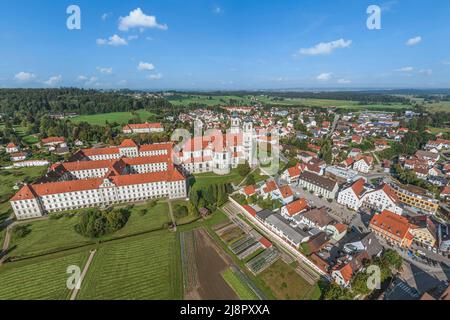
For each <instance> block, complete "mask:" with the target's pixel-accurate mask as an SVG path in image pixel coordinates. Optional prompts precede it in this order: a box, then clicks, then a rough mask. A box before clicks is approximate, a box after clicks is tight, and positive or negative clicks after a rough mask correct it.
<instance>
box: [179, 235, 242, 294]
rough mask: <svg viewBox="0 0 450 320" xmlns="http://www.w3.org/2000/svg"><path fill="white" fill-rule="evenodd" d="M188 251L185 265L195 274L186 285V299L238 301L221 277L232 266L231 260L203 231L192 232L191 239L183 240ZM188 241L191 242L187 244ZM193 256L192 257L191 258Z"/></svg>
mask: <svg viewBox="0 0 450 320" xmlns="http://www.w3.org/2000/svg"><path fill="white" fill-rule="evenodd" d="M185 240H186V242H185V247H186V248H187V249H189V248H194V249H191V250H189V252H190V253H189V256H188V257H186V258H187V263H186V265H191V266H192V265H193V263H194V262H193V261H195V268H194V267H191V268H190V270H195V271H196V272H197V275H196V276H193V277H192V278H191V279H190V280H189V282H188V283H187V286H186V288H187V291H185V293H184V294H185V298H186V299H195V300H198V299H203V300H204V299H207V300H238V299H239V297H238V296H237V294H236V293H235V292H234V290H233V289H232V288H231V287H230V286H229V285H228V284H227V282H226V281H225V279H224V278H223V277H222V273H223V272H225V271H226V270H227V269H228V268H230V267H231V265H232V260H231V259H230V258H229V257H228V256H227V255H226V253H224V252H223V251H222V250H221V249H220V248H219V247H218V246H217V245H216V244H215V242H214V240H213V239H212V238H211V237H210V236H209V234H208V233H207V232H206V231H205V230H204V229H197V230H195V231H193V237H192V238H191V239H189V237H187V238H185ZM188 241H193V244H192V243H191V244H189V243H188ZM193 255H194V256H193Z"/></svg>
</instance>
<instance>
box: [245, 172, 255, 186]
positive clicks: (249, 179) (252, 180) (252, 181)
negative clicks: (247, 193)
mask: <svg viewBox="0 0 450 320" xmlns="http://www.w3.org/2000/svg"><path fill="white" fill-rule="evenodd" d="M255 183H256V181H255V176H254V175H252V174H251V175H249V176H248V177H247V180H245V185H246V186H253V185H254V184H255Z"/></svg>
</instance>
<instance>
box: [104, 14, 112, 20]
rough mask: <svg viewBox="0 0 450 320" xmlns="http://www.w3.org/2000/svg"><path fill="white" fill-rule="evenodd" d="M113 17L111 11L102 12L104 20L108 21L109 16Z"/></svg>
mask: <svg viewBox="0 0 450 320" xmlns="http://www.w3.org/2000/svg"><path fill="white" fill-rule="evenodd" d="M110 17H112V13H111V12H107V13H104V14H102V20H103V21H106V20H107V19H108V18H110Z"/></svg>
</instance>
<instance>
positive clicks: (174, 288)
mask: <svg viewBox="0 0 450 320" xmlns="http://www.w3.org/2000/svg"><path fill="white" fill-rule="evenodd" d="M77 298H78V299H97V300H117V299H126V300H143V299H148V300H157V299H161V300H170V299H182V275H181V258H180V249H179V242H178V239H177V235H176V234H175V233H169V232H168V231H158V232H154V233H151V234H148V235H145V236H140V237H137V238H136V239H127V241H119V242H117V243H111V244H107V245H103V246H102V247H101V248H100V249H99V250H98V252H97V254H96V255H95V257H94V260H93V262H92V264H91V266H90V268H89V271H88V273H87V276H86V278H85V280H84V281H83V284H82V286H81V290H80V292H79V295H78V297H77Z"/></svg>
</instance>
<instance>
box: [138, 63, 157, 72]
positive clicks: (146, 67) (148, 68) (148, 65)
mask: <svg viewBox="0 0 450 320" xmlns="http://www.w3.org/2000/svg"><path fill="white" fill-rule="evenodd" d="M137 68H138V70H139V71H152V70H154V69H155V66H154V65H153V64H152V63H148V62H142V61H141V62H139V65H138V67H137Z"/></svg>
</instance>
